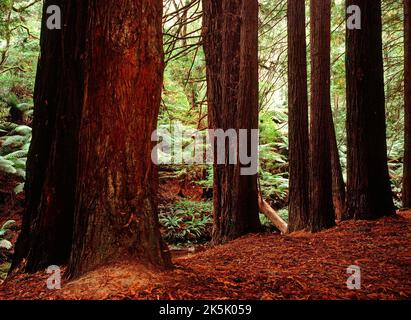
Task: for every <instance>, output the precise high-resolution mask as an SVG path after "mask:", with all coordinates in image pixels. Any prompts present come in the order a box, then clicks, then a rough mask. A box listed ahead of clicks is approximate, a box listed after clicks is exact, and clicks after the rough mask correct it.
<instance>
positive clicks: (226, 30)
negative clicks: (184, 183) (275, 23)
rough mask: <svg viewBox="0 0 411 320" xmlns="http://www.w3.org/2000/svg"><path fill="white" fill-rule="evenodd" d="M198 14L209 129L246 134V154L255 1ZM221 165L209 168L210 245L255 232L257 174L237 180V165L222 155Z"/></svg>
mask: <svg viewBox="0 0 411 320" xmlns="http://www.w3.org/2000/svg"><path fill="white" fill-rule="evenodd" d="M203 13H204V18H203V19H204V20H203V33H204V34H203V36H204V50H205V54H206V64H207V84H208V89H207V90H208V91H207V95H208V108H209V126H210V128H211V129H223V130H228V129H235V130H236V131H237V133H238V130H239V129H247V130H249V133H248V140H249V143H248V148H249V151H251V150H250V149H251V148H250V142H251V141H250V140H251V139H250V136H251V132H250V129H257V128H258V2H257V0H250V1H242V0H227V1H220V0H203ZM226 149H228V148H226ZM226 152H228V150H226ZM237 160H238V158H237ZM226 161H227V163H226V164H225V165H221V164H220V165H217V164H215V165H214V228H213V242H214V243H222V242H225V241H228V240H232V239H234V238H237V237H239V236H241V235H244V234H246V233H248V232H253V231H258V230H259V229H260V221H259V216H258V191H257V175H249V176H246V175H241V173H240V169H241V166H240V164H239V162H238V161H237V164H235V165H234V164H229V163H228V155H227V157H226Z"/></svg>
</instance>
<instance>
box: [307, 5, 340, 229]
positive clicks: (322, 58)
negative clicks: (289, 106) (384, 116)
mask: <svg viewBox="0 0 411 320" xmlns="http://www.w3.org/2000/svg"><path fill="white" fill-rule="evenodd" d="M330 33H331V1H330V0H311V117H310V118H311V129H310V217H309V224H310V226H309V228H310V230H311V231H312V232H316V231H320V230H322V229H325V228H329V227H332V226H333V225H334V224H335V214H334V208H333V198H332V171H331V148H330V138H329V137H330V129H329V128H330V121H331V118H332V115H331V98H330V55H331V49H330V46H331V40H330Z"/></svg>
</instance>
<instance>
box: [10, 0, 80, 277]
mask: <svg viewBox="0 0 411 320" xmlns="http://www.w3.org/2000/svg"><path fill="white" fill-rule="evenodd" d="M52 4H53V5H58V6H60V8H61V11H62V19H63V21H62V25H63V26H64V27H63V29H62V30H49V29H48V28H47V27H46V19H47V17H48V15H47V13H46V8H47V7H48V6H49V5H52ZM86 12H87V10H86V3H85V2H83V1H49V0H47V1H45V2H44V8H43V19H42V31H41V41H40V45H41V54H40V58H39V63H38V69H37V76H36V84H35V90H34V119H33V137H32V142H31V146H30V150H29V155H28V160H27V179H26V185H25V193H26V204H25V212H24V216H23V223H22V231H21V233H20V236H19V238H18V241H17V244H16V251H15V255H14V260H13V266H12V270H14V269H16V268H17V267H21V268H22V269H23V270H25V271H27V272H31V271H36V270H40V269H43V268H44V267H46V266H49V265H52V264H61V263H65V262H67V260H68V257H69V254H70V249H71V240H72V231H73V227H72V226H73V216H74V215H73V209H74V196H75V177H76V162H77V150H78V149H77V148H78V139H77V133H78V127H79V123H80V122H79V117H78V115H79V113H80V112H81V105H82V99H83V70H82V69H83V60H82V53H83V51H84V44H85V38H84V33H83V27H84V26H85V25H86V21H87V20H86ZM23 261H24V264H23V265H21V263H22V262H23Z"/></svg>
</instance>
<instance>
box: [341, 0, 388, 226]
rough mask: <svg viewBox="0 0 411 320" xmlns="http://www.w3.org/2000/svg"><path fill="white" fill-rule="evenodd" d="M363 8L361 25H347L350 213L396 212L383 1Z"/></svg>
mask: <svg viewBox="0 0 411 320" xmlns="http://www.w3.org/2000/svg"><path fill="white" fill-rule="evenodd" d="M346 5H347V6H350V5H357V6H359V7H360V8H361V29H360V30H357V29H354V30H350V29H347V41H346V42H347V146H348V153H347V216H348V217H354V218H355V219H375V218H379V217H382V216H385V215H390V214H394V213H395V210H394V205H393V199H392V194H391V187H390V179H389V174H388V165H387V143H386V124H385V94H384V70H383V60H382V22H381V0H373V1H369V0H355V1H354V0H347V2H346Z"/></svg>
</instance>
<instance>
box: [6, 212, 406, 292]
mask: <svg viewBox="0 0 411 320" xmlns="http://www.w3.org/2000/svg"><path fill="white" fill-rule="evenodd" d="M410 230H411V212H400V213H398V215H396V216H395V217H387V218H383V219H381V220H378V221H348V222H343V223H341V224H339V225H338V226H336V227H335V228H332V229H330V230H327V231H324V232H320V233H317V234H309V233H304V232H300V233H296V234H292V235H286V236H284V235H280V234H277V233H271V234H267V233H266V234H251V235H248V236H244V237H242V238H240V239H237V240H235V241H232V242H230V243H228V244H225V245H221V246H216V247H213V248H209V249H207V250H205V251H201V252H197V253H193V254H189V255H185V256H179V257H174V259H173V260H174V261H173V262H174V265H175V268H174V269H173V270H169V271H162V272H158V271H157V272H156V271H155V270H150V269H147V268H145V267H142V266H139V265H137V264H135V263H130V262H123V263H120V262H119V263H117V264H114V265H110V266H106V267H102V268H100V269H98V270H95V271H93V272H90V273H88V274H86V275H85V276H83V277H82V278H80V279H78V280H75V281H72V282H67V281H63V283H62V289H61V290H48V289H47V288H46V279H47V277H48V276H49V275H48V274H47V273H46V272H40V273H37V274H32V275H24V274H23V275H22V274H20V275H17V276H14V277H12V278H9V279H8V280H6V282H4V283H3V284H2V285H0V300H1V299H411V232H410ZM350 265H356V266H359V267H360V268H361V289H360V290H349V289H348V288H347V278H348V277H349V275H348V274H347V267H349V266H350ZM63 273H64V271H63Z"/></svg>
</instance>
